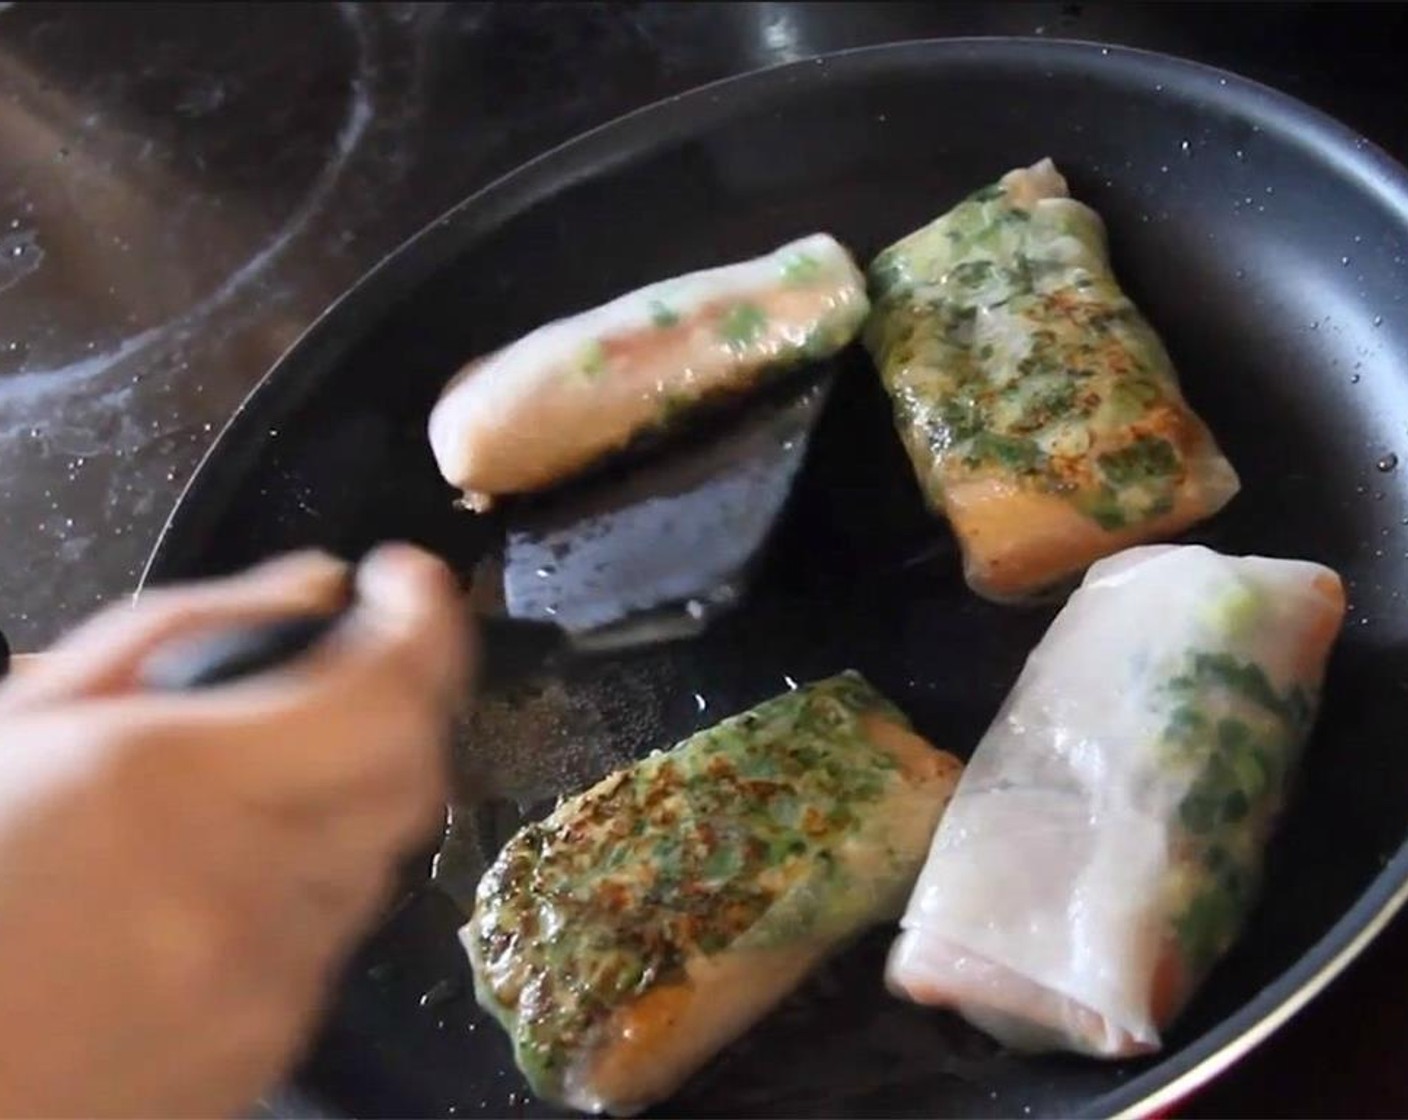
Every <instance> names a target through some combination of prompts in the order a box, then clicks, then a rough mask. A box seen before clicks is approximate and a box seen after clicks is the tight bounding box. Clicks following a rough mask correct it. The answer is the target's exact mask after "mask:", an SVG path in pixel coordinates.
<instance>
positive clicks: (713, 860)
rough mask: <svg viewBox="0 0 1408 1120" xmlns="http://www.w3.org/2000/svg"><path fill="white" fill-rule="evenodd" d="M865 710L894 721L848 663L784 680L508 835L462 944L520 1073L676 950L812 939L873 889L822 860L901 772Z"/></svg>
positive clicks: (655, 976) (672, 964) (869, 814)
mask: <svg viewBox="0 0 1408 1120" xmlns="http://www.w3.org/2000/svg"><path fill="white" fill-rule="evenodd" d="M870 713H882V714H885V715H886V716H887V717H888V718H892V719H896V720H899V721H901V722H904V720H903V717H902V716H900V715H899V714H898V713H897V712H896V711H895V709H894V708H893V707H892V706H891V705H889V704H888V702H887V701H886V700H884V698H883V697H881V696H880V695H879V694H878V693H876V692H875V690H874V689H872V688H871V687H870V685H869V684H867V683H866V682H865V681H864V680H863V679H861V678H859V677H858V676H856V675H854V674H842V675H840V676H837V677H833V678H830V679H828V680H825V681H821V682H818V683H816V684H813V685H809V686H806V687H803V688H801V689H798V690H796V691H794V692H789V693H785V694H783V695H782V696H779V697H776V698H775V699H773V700H770V701H767V702H765V703H763V704H760V705H758V706H757V707H755V708H753V709H752V710H750V711H748V712H745V713H743V714H742V715H739V716H735V717H733V718H731V719H728V720H725V721H723V722H722V723H720V724H718V725H717V726H715V727H713V728H710V729H708V730H705V731H701V732H699V733H698V734H696V735H694V736H692V737H691V738H689V739H687V740H685V741H684V742H682V743H680V744H677V745H676V746H675V747H674V748H672V749H671V750H669V751H667V752H664V753H662V754H656V755H652V756H650V757H648V758H646V759H643V760H642V761H640V762H638V763H636V764H635V765H634V766H632V767H630V768H629V769H627V770H624V771H621V772H619V773H618V774H616V775H614V776H613V777H611V778H608V779H606V780H604V781H603V782H601V783H600V784H598V785H597V786H596V787H594V788H593V789H591V790H588V791H587V792H586V793H584V794H580V795H578V796H577V797H576V798H573V799H571V800H569V801H567V802H564V803H563V804H562V805H561V806H560V807H559V808H558V809H557V810H555V811H554V812H553V814H552V815H550V816H549V817H548V818H547V819H546V820H544V821H541V822H539V823H536V824H533V825H529V826H528V827H526V828H524V829H523V830H521V831H520V832H519V833H518V834H517V835H516V836H515V837H514V838H513V839H512V840H510V841H509V843H508V844H507V845H506V846H505V847H504V849H503V851H502V852H501V853H500V854H499V856H498V858H497V859H496V860H495V861H494V863H493V864H492V865H491V867H490V868H489V870H488V871H487V872H486V874H485V876H484V878H483V880H482V881H481V884H480V887H479V892H478V898H477V906H476V911H475V919H474V922H473V924H472V926H471V942H472V952H471V956H472V960H473V961H474V964H475V983H476V991H477V993H478V994H479V998H480V1000H481V1002H484V1003H485V1006H486V1007H488V1008H489V1009H490V1010H491V1011H493V1012H494V1013H495V1014H496V1015H497V1016H498V1017H499V1018H500V1020H501V1021H502V1022H504V1024H505V1026H506V1027H507V1028H508V1029H509V1030H510V1032H511V1034H512V1036H513V1039H514V1044H515V1053H516V1056H517V1058H518V1060H519V1063H520V1065H521V1066H522V1068H523V1069H524V1072H525V1073H526V1074H527V1075H528V1076H529V1079H530V1081H532V1082H533V1083H534V1085H535V1086H537V1087H539V1088H540V1089H542V1088H547V1089H549V1090H551V1089H552V1088H553V1087H554V1086H555V1084H556V1080H555V1079H556V1078H558V1077H559V1076H560V1073H561V1071H562V1070H563V1069H565V1068H566V1067H567V1066H568V1065H569V1064H570V1061H571V1058H572V1056H573V1055H574V1054H579V1053H581V1052H582V1048H583V1047H584V1046H586V1045H588V1040H589V1039H590V1038H591V1036H592V1032H593V1030H594V1029H595V1028H596V1027H597V1025H599V1024H600V1023H601V1022H602V1021H603V1019H604V1018H606V1017H607V1016H609V1015H610V1014H611V1013H612V1012H613V1010H614V1009H616V1008H617V1007H619V1006H620V1005H621V1004H622V1002H623V1001H624V1000H628V999H630V998H633V997H634V996H635V995H636V994H638V993H640V992H643V991H645V990H648V989H649V988H651V987H652V986H654V985H657V984H660V983H669V982H673V981H674V980H675V979H677V978H678V977H679V976H680V975H681V973H682V969H683V968H684V965H685V962H686V961H687V960H688V959H689V958H690V957H691V956H692V955H696V954H703V955H710V954H714V953H720V952H724V951H727V950H728V949H729V948H730V946H732V945H734V944H735V943H736V942H737V941H738V939H739V938H741V937H745V936H748V937H755V938H756V940H757V943H758V944H759V945H766V944H768V943H769V942H770V939H771V940H773V941H779V942H780V941H786V940H787V939H789V938H793V939H795V938H797V937H802V938H807V937H817V936H819V935H820V934H819V931H823V930H825V929H827V928H829V927H828V926H827V925H826V923H827V922H833V921H836V920H837V918H836V914H834V913H832V910H833V909H836V910H837V912H838V913H844V912H846V908H847V907H854V906H857V905H863V904H864V901H863V900H865V899H868V898H870V897H871V895H872V893H873V892H874V890H875V889H876V887H875V883H874V881H873V879H872V877H871V876H870V875H869V874H867V876H866V877H865V880H864V881H863V882H860V881H853V880H854V878H855V877H854V876H853V875H851V874H849V873H848V872H847V871H846V870H844V869H841V870H838V868H837V866H836V861H835V859H834V858H833V857H832V855H831V853H832V852H834V851H838V850H843V849H845V848H846V847H847V846H848V845H854V844H856V843H867V842H874V841H867V840H866V837H867V836H868V835H870V834H869V833H867V832H866V831H865V830H866V829H867V828H868V829H871V830H875V829H876V828H881V827H883V826H881V825H878V824H877V817H876V814H875V812H874V811H873V810H868V809H867V806H874V805H875V803H876V802H877V801H878V800H879V799H881V798H884V797H885V796H887V794H888V792H889V791H890V790H892V789H893V787H894V783H895V782H897V781H898V780H900V779H899V777H898V766H897V763H896V762H895V760H894V758H893V757H892V756H891V755H890V754H888V753H887V752H885V751H883V750H878V749H877V748H876V747H875V746H874V744H873V743H872V742H871V741H870V739H869V738H868V737H867V735H866V733H865V731H864V727H863V724H862V722H861V721H862V719H863V717H865V716H867V715H868V714H870ZM883 834H884V833H883V831H882V832H881V833H880V835H883ZM922 859H923V852H922V851H916V852H915V853H914V863H915V871H916V872H917V866H918V863H919V862H922ZM869 866H870V865H869V864H867V867H869ZM858 900H860V901H858ZM784 904H785V905H784ZM778 906H783V907H784V910H785V913H783V914H782V915H781V916H775V915H774V909H775V908H776V907H778ZM765 919H766V920H765ZM755 927H757V928H756V929H755ZM548 929H552V930H556V931H558V932H557V933H555V934H554V935H553V936H551V937H549V936H545V935H544V931H545V930H548ZM750 943H751V942H750Z"/></svg>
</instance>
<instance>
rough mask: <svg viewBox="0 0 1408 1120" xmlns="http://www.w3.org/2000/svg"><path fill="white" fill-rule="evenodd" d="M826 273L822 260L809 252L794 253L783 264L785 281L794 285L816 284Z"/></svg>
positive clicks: (783, 278)
mask: <svg viewBox="0 0 1408 1120" xmlns="http://www.w3.org/2000/svg"><path fill="white" fill-rule="evenodd" d="M824 274H825V269H823V268H822V265H821V262H820V261H819V260H817V259H816V258H815V257H813V256H811V255H810V254H808V253H793V254H792V255H791V256H789V257H788V258H787V260H785V261H784V262H783V264H782V280H783V283H785V284H790V285H792V286H793V287H798V288H803V287H806V286H807V285H808V284H815V283H816V282H817V281H818V280H820V279H821V278H822V276H823V275H824Z"/></svg>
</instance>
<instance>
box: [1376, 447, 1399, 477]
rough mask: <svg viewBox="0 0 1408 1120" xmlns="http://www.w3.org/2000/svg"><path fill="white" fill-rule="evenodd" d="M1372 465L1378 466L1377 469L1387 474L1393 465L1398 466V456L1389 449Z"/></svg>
mask: <svg viewBox="0 0 1408 1120" xmlns="http://www.w3.org/2000/svg"><path fill="white" fill-rule="evenodd" d="M1374 466H1376V467H1378V469H1379V470H1381V471H1383V472H1384V473H1385V474H1387V473H1388V472H1389V471H1391V470H1393V469H1394V468H1395V467H1397V466H1398V456H1397V455H1395V454H1394V453H1393V452H1392V451H1390V452H1389V453H1388V454H1387V455H1385V456H1384V457H1383V458H1382V459H1380V460H1379V461H1378V462H1377V463H1375V464H1374Z"/></svg>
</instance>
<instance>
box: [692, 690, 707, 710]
mask: <svg viewBox="0 0 1408 1120" xmlns="http://www.w3.org/2000/svg"><path fill="white" fill-rule="evenodd" d="M694 706H695V707H696V708H698V709H699V710H700V711H701V712H702V711H703V710H704V709H705V708H707V707H708V706H709V702H708V701H707V700H705V699H704V697H702V696H700V695H699V693H697V692H696V693H695V694H694Z"/></svg>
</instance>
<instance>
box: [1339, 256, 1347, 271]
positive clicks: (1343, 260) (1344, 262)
mask: <svg viewBox="0 0 1408 1120" xmlns="http://www.w3.org/2000/svg"><path fill="white" fill-rule="evenodd" d="M1340 267H1341V268H1348V267H1349V258H1348V257H1341V258H1340Z"/></svg>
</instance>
